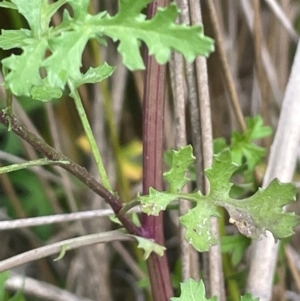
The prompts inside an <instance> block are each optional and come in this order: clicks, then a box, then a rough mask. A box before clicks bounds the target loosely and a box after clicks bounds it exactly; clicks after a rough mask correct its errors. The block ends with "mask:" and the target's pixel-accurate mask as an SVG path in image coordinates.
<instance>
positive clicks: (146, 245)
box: [130, 235, 166, 260]
mask: <svg viewBox="0 0 300 301" xmlns="http://www.w3.org/2000/svg"><path fill="white" fill-rule="evenodd" d="M130 236H133V237H134V238H135V239H136V240H137V242H138V246H137V247H138V248H140V249H143V250H144V252H145V253H144V256H143V259H144V260H147V259H148V258H149V256H150V254H151V253H152V252H154V253H156V254H157V255H159V256H163V255H164V252H165V250H166V247H164V246H161V245H159V244H157V243H156V242H154V241H153V240H150V239H146V238H143V237H140V236H136V235H130Z"/></svg>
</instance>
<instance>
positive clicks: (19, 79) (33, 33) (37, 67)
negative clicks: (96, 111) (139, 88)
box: [0, 0, 214, 101]
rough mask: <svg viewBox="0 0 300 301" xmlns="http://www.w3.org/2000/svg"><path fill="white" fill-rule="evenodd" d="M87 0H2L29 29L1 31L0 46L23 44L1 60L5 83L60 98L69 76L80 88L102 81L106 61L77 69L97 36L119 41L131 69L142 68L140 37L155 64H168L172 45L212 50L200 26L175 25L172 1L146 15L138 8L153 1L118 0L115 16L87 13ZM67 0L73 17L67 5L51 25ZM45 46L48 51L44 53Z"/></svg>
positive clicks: (190, 52)
mask: <svg viewBox="0 0 300 301" xmlns="http://www.w3.org/2000/svg"><path fill="white" fill-rule="evenodd" d="M89 2H90V1H89V0H76V1H73V0H60V1H57V2H54V3H53V4H49V2H48V1H47V0H28V1H23V0H12V2H11V3H10V2H6V1H4V2H2V3H1V6H2V7H6V8H17V9H18V11H19V13H20V14H22V15H23V16H24V17H25V19H26V20H27V22H28V25H29V28H30V30H28V29H20V30H3V31H2V35H1V36H0V48H2V49H12V48H21V49H22V53H21V54H20V55H11V56H10V57H8V58H5V59H3V60H2V65H3V71H4V72H3V73H4V75H5V87H6V88H9V89H10V90H11V91H12V93H13V94H15V95H17V96H21V95H26V96H30V95H31V96H32V97H33V98H35V99H37V100H42V101H48V100H51V99H52V98H59V97H60V96H61V95H62V91H63V90H64V87H65V85H66V83H68V82H69V81H71V82H73V83H75V86H76V87H78V86H79V85H82V84H85V83H95V82H98V81H101V80H103V79H104V78H106V77H108V76H110V75H111V74H112V72H113V71H114V68H113V67H110V66H108V65H107V64H105V65H103V66H97V67H96V68H90V69H89V70H88V71H87V73H85V74H82V73H81V72H80V68H81V66H82V63H81V58H82V53H83V50H84V48H85V47H86V44H87V42H88V41H89V40H90V39H96V40H97V41H98V42H99V43H102V44H103V43H105V40H104V37H105V36H108V37H111V38H112V39H113V40H114V41H120V44H119V48H118V50H119V52H120V53H121V54H122V56H123V59H124V64H125V65H126V66H127V67H128V68H129V69H131V70H135V69H143V68H144V63H143V60H142V57H141V55H140V51H139V48H140V44H141V41H143V42H145V43H146V45H147V46H148V48H149V53H150V54H153V55H155V57H156V59H157V61H158V62H159V63H166V62H167V60H168V59H169V58H170V55H171V50H173V49H174V50H177V51H180V52H181V53H182V54H183V55H184V56H185V57H186V59H187V60H189V61H192V60H194V59H195V57H196V56H197V55H208V54H209V53H210V52H211V51H213V47H214V46H213V41H212V40H211V39H210V38H207V37H205V36H204V34H203V31H202V27H201V26H185V25H177V24H175V21H176V18H177V16H178V14H179V11H178V9H177V7H176V5H175V4H171V5H169V6H168V7H166V8H162V9H159V10H158V12H157V14H156V15H155V17H154V18H153V19H151V20H146V16H145V15H143V14H141V10H142V9H143V8H144V7H145V6H146V5H147V4H149V3H150V2H151V0H140V1H135V0H121V1H120V5H119V12H118V13H117V14H116V15H115V16H110V15H109V14H108V13H107V12H101V13H99V14H97V15H91V14H89V13H88V7H89ZM65 3H69V4H70V5H71V7H72V9H73V11H74V16H73V17H71V16H70V14H69V12H68V11H67V10H65V12H64V17H63V21H62V23H61V24H60V25H58V26H57V27H54V28H53V27H49V23H50V20H51V17H52V16H53V14H54V13H55V12H56V11H57V10H58V9H59V8H60V7H61V6H62V5H63V4H65ZM129 32H130V34H128V33H129ZM47 51H48V52H50V53H51V55H50V56H48V57H46V52H47ZM41 74H44V75H43V77H42V76H41Z"/></svg>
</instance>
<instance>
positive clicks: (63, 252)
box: [53, 244, 68, 261]
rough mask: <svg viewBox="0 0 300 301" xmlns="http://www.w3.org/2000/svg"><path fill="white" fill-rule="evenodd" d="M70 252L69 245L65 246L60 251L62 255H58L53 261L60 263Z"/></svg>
mask: <svg viewBox="0 0 300 301" xmlns="http://www.w3.org/2000/svg"><path fill="white" fill-rule="evenodd" d="M67 251H68V245H67V244H66V245H63V246H62V247H61V249H60V253H59V254H58V256H57V257H56V258H54V259H53V261H58V260H61V259H63V258H64V256H65V255H66V253H67Z"/></svg>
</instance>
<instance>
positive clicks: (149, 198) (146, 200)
mask: <svg viewBox="0 0 300 301" xmlns="http://www.w3.org/2000/svg"><path fill="white" fill-rule="evenodd" d="M177 197H178V196H177V194H172V193H166V192H160V191H157V190H155V189H154V188H152V187H150V189H149V195H142V196H140V195H139V196H138V200H139V201H140V202H141V208H142V210H143V212H145V213H147V214H148V215H158V214H159V212H160V211H161V210H165V209H166V207H167V206H168V205H169V203H170V202H172V201H173V200H175V199H177Z"/></svg>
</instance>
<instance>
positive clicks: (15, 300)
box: [7, 292, 26, 301]
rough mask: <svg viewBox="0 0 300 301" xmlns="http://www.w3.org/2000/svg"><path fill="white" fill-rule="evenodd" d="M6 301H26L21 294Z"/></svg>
mask: <svg viewBox="0 0 300 301" xmlns="http://www.w3.org/2000/svg"><path fill="white" fill-rule="evenodd" d="M7 301H26V299H25V297H24V295H23V293H22V292H17V293H16V294H14V295H13V296H12V297H11V298H9V299H8V300H7Z"/></svg>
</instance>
